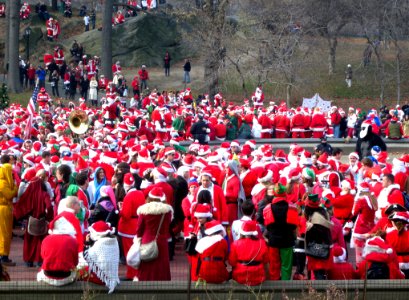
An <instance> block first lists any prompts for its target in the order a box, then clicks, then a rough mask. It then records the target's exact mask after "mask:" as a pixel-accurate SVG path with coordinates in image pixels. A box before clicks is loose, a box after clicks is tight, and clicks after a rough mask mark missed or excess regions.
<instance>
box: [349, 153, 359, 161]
mask: <svg viewBox="0 0 409 300" xmlns="http://www.w3.org/2000/svg"><path fill="white" fill-rule="evenodd" d="M351 157H355V158H356V159H359V155H358V153H356V152H351V153H349V155H348V158H351Z"/></svg>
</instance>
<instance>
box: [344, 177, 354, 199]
mask: <svg viewBox="0 0 409 300" xmlns="http://www.w3.org/2000/svg"><path fill="white" fill-rule="evenodd" d="M341 187H342V188H347V189H349V190H350V193H351V194H352V195H355V193H356V191H355V183H354V182H353V181H352V180H351V179H344V180H342V181H341Z"/></svg>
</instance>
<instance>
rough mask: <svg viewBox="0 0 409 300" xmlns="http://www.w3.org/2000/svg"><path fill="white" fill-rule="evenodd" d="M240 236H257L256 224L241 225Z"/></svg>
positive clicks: (246, 222) (249, 222) (253, 222)
mask: <svg viewBox="0 0 409 300" xmlns="http://www.w3.org/2000/svg"><path fill="white" fill-rule="evenodd" d="M240 234H241V235H243V236H251V235H252V236H258V231H257V223H256V222H255V221H245V222H243V223H242V224H241V228H240Z"/></svg>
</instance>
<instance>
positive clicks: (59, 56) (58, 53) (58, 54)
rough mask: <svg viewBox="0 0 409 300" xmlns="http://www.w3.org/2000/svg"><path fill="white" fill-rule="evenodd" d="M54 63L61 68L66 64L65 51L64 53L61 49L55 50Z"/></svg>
mask: <svg viewBox="0 0 409 300" xmlns="http://www.w3.org/2000/svg"><path fill="white" fill-rule="evenodd" d="M54 61H55V63H56V64H57V66H59V67H61V66H62V65H63V63H64V51H62V49H61V48H59V47H56V48H55V51H54Z"/></svg>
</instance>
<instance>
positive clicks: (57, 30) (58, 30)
mask: <svg viewBox="0 0 409 300" xmlns="http://www.w3.org/2000/svg"><path fill="white" fill-rule="evenodd" d="M60 33H61V28H60V23H58V21H57V20H54V25H53V37H54V38H55V39H58V36H59V35H60Z"/></svg>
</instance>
